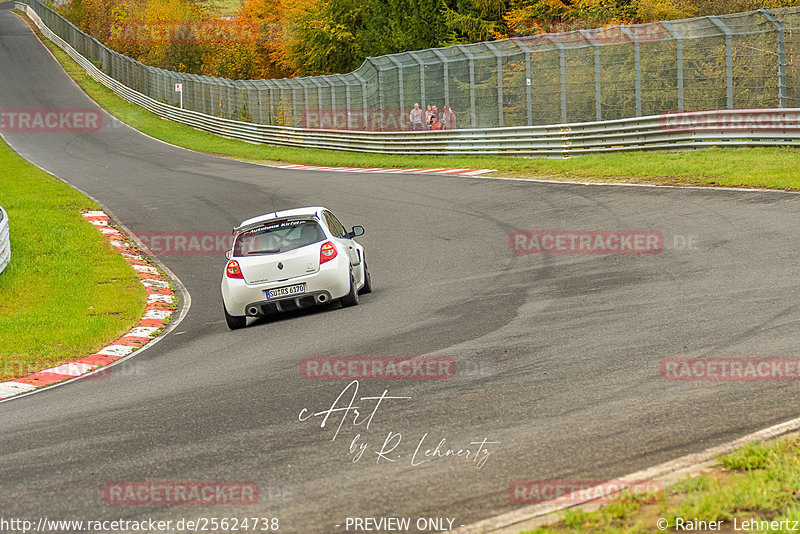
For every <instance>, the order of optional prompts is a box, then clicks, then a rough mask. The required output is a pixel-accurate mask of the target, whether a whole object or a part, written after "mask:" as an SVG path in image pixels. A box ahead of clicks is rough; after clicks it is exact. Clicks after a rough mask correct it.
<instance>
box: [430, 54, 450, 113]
mask: <svg viewBox="0 0 800 534" xmlns="http://www.w3.org/2000/svg"><path fill="white" fill-rule="evenodd" d="M431 52H433V53H434V54H435V55H436V57H438V58H439V61H441V62H442V65H443V67H442V77H443V78H444V80H443V81H444V105H445V106H447V107H450V66H449V63H448V62H449V60H448V59H447V58H446V57H445V55H444V54H442V53H441V52H440V51H439V50H438V49H436V48H432V49H431Z"/></svg>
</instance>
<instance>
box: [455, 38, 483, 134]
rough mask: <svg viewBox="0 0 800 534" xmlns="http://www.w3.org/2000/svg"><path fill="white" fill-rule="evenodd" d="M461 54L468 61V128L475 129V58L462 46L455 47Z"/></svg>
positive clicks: (476, 122) (476, 118)
mask: <svg viewBox="0 0 800 534" xmlns="http://www.w3.org/2000/svg"><path fill="white" fill-rule="evenodd" d="M456 46H457V47H458V49H459V50H461V53H462V54H464V55H465V56H467V60H468V61H469V115H470V126H471V127H472V128H477V124H478V117H477V113H476V111H475V56H473V55H472V52H470V51H469V49H468V48H467V47H466V46H464V45H456Z"/></svg>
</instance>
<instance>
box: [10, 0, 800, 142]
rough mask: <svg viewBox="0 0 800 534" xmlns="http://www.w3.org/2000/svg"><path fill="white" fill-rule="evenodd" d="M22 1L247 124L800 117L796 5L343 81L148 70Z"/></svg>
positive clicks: (444, 59) (513, 43)
mask: <svg viewBox="0 0 800 534" xmlns="http://www.w3.org/2000/svg"><path fill="white" fill-rule="evenodd" d="M26 1H27V3H28V5H30V6H31V8H32V9H33V10H34V11H35V12H36V13H37V15H38V16H39V17H40V18H41V19H42V21H43V22H44V23H45V24H46V25H47V26H48V27H49V28H50V29H51V30H52V31H53V32H54V33H55V34H56V35H58V36H59V37H61V38H62V39H64V40H65V41H66V42H68V43H69V44H70V45H71V46H72V47H73V48H75V49H76V50H77V51H78V52H79V53H80V54H81V55H83V56H85V57H86V58H88V59H90V60H91V61H92V62H93V63H94V64H95V65H96V66H97V67H98V68H100V69H101V70H102V71H103V72H105V73H106V74H108V75H109V76H111V77H112V78H114V79H116V80H117V81H119V82H120V83H122V84H124V85H126V86H128V87H130V88H131V89H134V90H136V91H138V92H140V93H142V94H145V95H147V96H149V97H151V98H153V99H156V100H159V101H161V102H164V103H167V104H170V105H174V106H182V107H183V108H185V109H190V110H194V111H198V112H201V113H204V114H207V115H211V116H216V117H221V118H226V119H234V120H239V121H246V122H253V123H257V124H268V125H275V126H293V127H298V128H308V129H331V130H371V131H404V130H415V129H421V130H422V129H427V128H428V127H429V126H428V125H427V120H426V119H427V117H428V116H429V114H427V113H426V111H427V108H428V107H429V106H431V107H433V106H436V110H437V112H436V116H437V117H439V118H441V119H442V120H441V127H442V128H443V129H460V128H495V127H522V126H535V125H547V124H564V123H580V122H589V121H598V120H601V121H602V120H613V119H623V118H630V117H642V116H651V115H657V114H661V113H666V112H671V111H698V110H723V109H768V108H796V107H800V88H799V87H800V86H799V85H798V81H800V66H799V65H798V64H797V62H795V61H794V58H795V57H797V54H798V53H800V32H798V29H800V7H790V8H781V9H772V10H767V9H759V10H757V11H750V12H745V13H737V14H732V15H724V16H716V17H714V16H712V17H702V18H694V19H684V20H674V21H669V22H666V21H662V22H653V23H648V24H636V25H626V26H609V27H605V28H598V29H592V30H576V31H572V32H563V33H552V34H541V35H535V36H530V37H522V38H513V39H505V40H500V41H492V42H485V43H476V44H470V45H457V46H451V47H446V48H435V49H427V50H420V51H414V52H403V53H399V54H391V55H386V56H379V57H372V58H368V59H367V60H366V61H365V62H364V63H363V64H362V65H361V66H360V67H359V68H358V69H356V70H355V71H353V72H350V73H347V74H334V75H328V76H310V77H304V78H292V79H270V80H230V79H226V78H216V77H210V76H200V75H195V74H186V73H179V72H173V71H169V70H164V69H159V68H155V67H150V66H147V65H145V64H143V63H141V62H139V61H136V60H134V59H131V58H129V57H126V56H124V55H122V54H120V53H117V52H115V51H113V50H110V49H109V48H107V47H106V46H105V45H103V44H102V43H101V42H100V41H98V40H97V39H95V38H94V37H92V36H90V35H88V34H86V33H84V32H82V31H81V30H79V29H78V28H76V27H75V26H74V25H73V24H71V23H70V22H69V21H67V20H66V19H65V18H64V17H62V16H61V15H59V14H58V13H56V12H55V11H53V10H52V9H50V8H48V7H46V6H44V5H42V4H41V3H40V2H39V1H38V0H26ZM178 84H180V87H181V92H180V93H178V92H176V90H175V89H176V85H178ZM417 107H419V110H420V111H419V112H417V111H416V110H415V108H417ZM412 110H414V111H412ZM431 114H433V112H431Z"/></svg>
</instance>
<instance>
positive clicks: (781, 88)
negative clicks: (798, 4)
mask: <svg viewBox="0 0 800 534" xmlns="http://www.w3.org/2000/svg"><path fill="white" fill-rule="evenodd" d="M758 12H759V13H761V14H762V15H764V17H766V19H767V20H768V21H770V22H771V23H772V25H773V26H775V31H777V32H778V107H779V108H785V107H786V35H785V32H784V28H783V24H781V22H780V21H779V20H778V19H777V18H775V15H773V14H772V13H771V12H770V11H769V10H768V9H766V8H763V7H762V8H761V9H759V10H758Z"/></svg>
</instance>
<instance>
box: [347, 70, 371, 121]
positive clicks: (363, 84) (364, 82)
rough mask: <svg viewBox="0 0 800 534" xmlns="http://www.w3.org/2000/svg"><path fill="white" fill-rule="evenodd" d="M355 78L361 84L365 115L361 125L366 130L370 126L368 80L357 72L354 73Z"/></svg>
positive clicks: (362, 105)
mask: <svg viewBox="0 0 800 534" xmlns="http://www.w3.org/2000/svg"><path fill="white" fill-rule="evenodd" d="M353 76H355V78H356V80H358V82H359V83H360V84H361V107H362V113H363V115H364V116H363V117H361V124H362V127H363V128H364V129H365V130H366V129H367V127H368V124H367V80H365V79H364V78H362V77H361V75H360V74H358V73H357V72H355V71H353ZM347 125H348V126H350V123H348V124H347Z"/></svg>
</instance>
